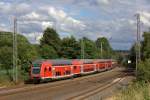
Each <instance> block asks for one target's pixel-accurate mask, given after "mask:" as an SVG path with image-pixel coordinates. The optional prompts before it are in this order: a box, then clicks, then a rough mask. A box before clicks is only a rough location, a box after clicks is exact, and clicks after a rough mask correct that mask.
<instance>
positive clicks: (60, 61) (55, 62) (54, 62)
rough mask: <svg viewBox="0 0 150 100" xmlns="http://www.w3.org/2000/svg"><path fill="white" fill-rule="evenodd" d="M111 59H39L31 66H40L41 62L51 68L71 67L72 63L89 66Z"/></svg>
mask: <svg viewBox="0 0 150 100" xmlns="http://www.w3.org/2000/svg"><path fill="white" fill-rule="evenodd" d="M110 60H111V59H39V60H35V61H34V62H33V64H41V63H43V62H49V63H51V64H52V65H53V66H57V65H71V64H72V63H73V61H78V62H81V63H83V64H89V63H94V62H103V61H110Z"/></svg>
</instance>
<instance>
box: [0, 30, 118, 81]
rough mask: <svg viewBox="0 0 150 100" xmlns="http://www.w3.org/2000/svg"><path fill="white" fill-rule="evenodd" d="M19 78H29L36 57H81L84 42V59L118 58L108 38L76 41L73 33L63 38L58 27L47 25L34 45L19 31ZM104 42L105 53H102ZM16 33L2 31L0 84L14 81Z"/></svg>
mask: <svg viewBox="0 0 150 100" xmlns="http://www.w3.org/2000/svg"><path fill="white" fill-rule="evenodd" d="M17 43H18V44H17V47H18V48H17V49H18V52H17V53H18V58H17V62H18V66H17V67H18V72H19V73H18V77H19V81H22V80H24V79H27V78H28V76H29V75H28V74H29V68H30V62H31V61H33V60H35V59H56V58H60V59H61V58H63V59H81V44H83V45H84V58H85V59H97V58H110V57H115V53H114V52H113V50H112V48H111V46H110V44H109V42H108V40H107V39H106V38H104V37H102V38H98V39H97V40H96V41H92V40H90V39H88V38H86V37H83V38H81V39H79V40H76V39H75V38H74V37H73V36H70V37H65V38H63V39H61V38H60V37H59V34H58V33H57V32H56V30H54V29H52V28H47V29H45V30H44V32H43V37H42V38H41V40H40V44H31V43H30V42H29V41H28V40H27V38H26V37H24V36H23V35H20V34H17ZM101 43H102V45H103V49H102V50H103V55H102V54H101V52H100V51H101V46H100V45H101ZM12 58H13V34H12V33H11V32H0V84H3V83H6V82H8V83H9V82H11V81H12V80H13V79H12V69H13V68H12V67H13V59H12Z"/></svg>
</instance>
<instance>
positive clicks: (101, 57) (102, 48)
mask: <svg viewBox="0 0 150 100" xmlns="http://www.w3.org/2000/svg"><path fill="white" fill-rule="evenodd" d="M101 58H103V44H102V42H101Z"/></svg>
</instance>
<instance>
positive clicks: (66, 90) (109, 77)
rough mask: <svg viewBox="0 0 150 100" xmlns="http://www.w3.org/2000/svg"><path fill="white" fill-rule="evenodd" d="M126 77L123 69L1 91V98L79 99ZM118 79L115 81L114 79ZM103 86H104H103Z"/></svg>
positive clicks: (3, 99)
mask: <svg viewBox="0 0 150 100" xmlns="http://www.w3.org/2000/svg"><path fill="white" fill-rule="evenodd" d="M123 77H125V74H124V73H123V72H122V69H119V68H115V69H113V70H111V71H108V72H104V73H98V74H93V75H89V76H84V77H79V78H75V79H73V80H72V79H69V80H64V81H58V82H52V83H48V84H40V85H36V86H32V87H26V88H24V89H21V90H18V89H16V90H17V91H12V92H10V91H9V92H6V93H4V92H3V93H2V94H1V92H0V98H1V99H0V100H20V99H21V100H35V99H36V100H66V99H68V100H70V99H72V100H78V99H80V100H81V99H85V98H87V97H89V96H91V95H93V94H96V93H98V92H100V91H103V90H105V89H106V88H108V87H109V86H112V85H113V84H116V83H117V82H118V81H119V80H120V79H122V78H123ZM115 79H117V80H116V81H114V82H113V83H111V82H112V81H113V80H115ZM102 87H103V88H102Z"/></svg>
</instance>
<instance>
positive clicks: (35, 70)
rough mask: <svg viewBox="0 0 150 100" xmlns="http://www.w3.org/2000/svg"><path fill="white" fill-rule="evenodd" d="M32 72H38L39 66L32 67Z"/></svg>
mask: <svg viewBox="0 0 150 100" xmlns="http://www.w3.org/2000/svg"><path fill="white" fill-rule="evenodd" d="M32 73H33V74H39V73H40V67H33V70H32Z"/></svg>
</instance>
